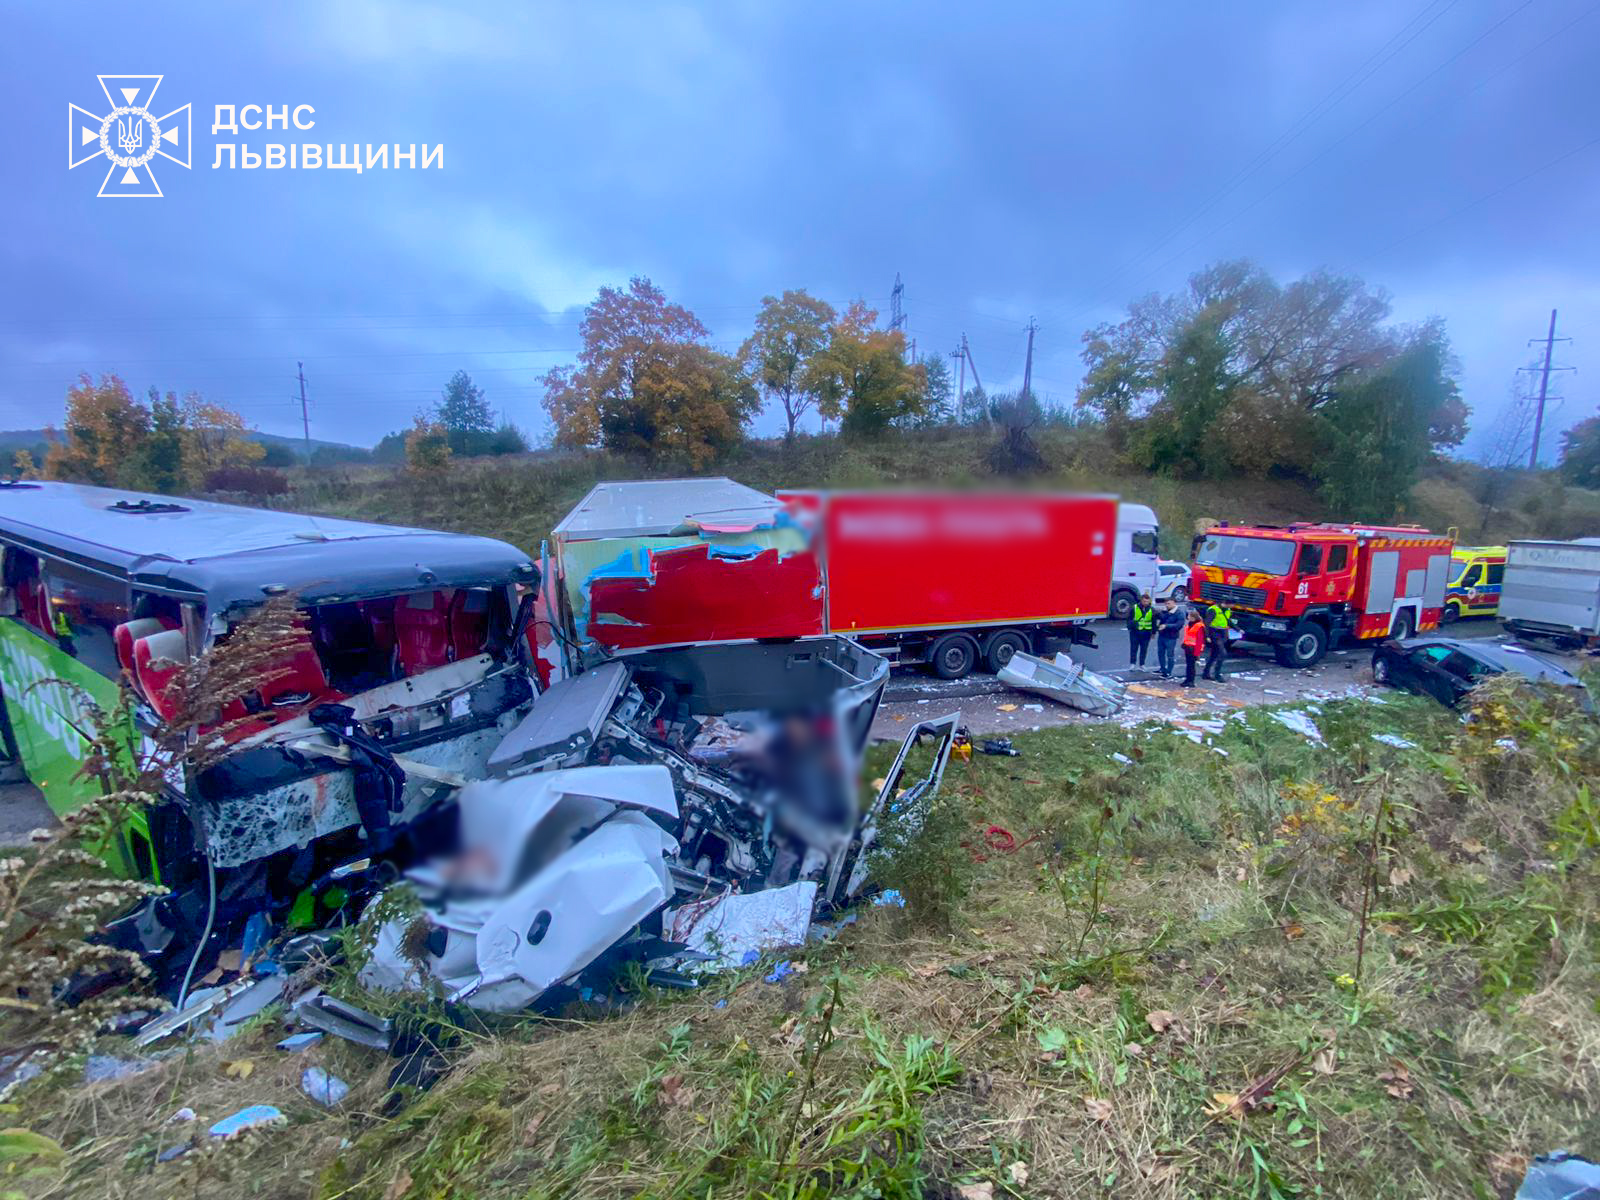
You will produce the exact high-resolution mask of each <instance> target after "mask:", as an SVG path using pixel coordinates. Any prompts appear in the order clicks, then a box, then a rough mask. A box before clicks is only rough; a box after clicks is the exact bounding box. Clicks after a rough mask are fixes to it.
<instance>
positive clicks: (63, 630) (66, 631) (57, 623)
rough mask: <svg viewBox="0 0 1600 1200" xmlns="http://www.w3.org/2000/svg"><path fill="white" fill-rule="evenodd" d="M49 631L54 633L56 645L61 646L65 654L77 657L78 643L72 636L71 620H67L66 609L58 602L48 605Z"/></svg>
mask: <svg viewBox="0 0 1600 1200" xmlns="http://www.w3.org/2000/svg"><path fill="white" fill-rule="evenodd" d="M50 623H51V627H52V628H51V632H52V633H54V634H55V635H56V645H57V646H59V647H61V649H62V651H63V652H64V653H66V654H70V655H72V657H73V658H77V657H78V643H77V642H75V641H73V638H72V622H71V621H69V620H67V613H66V610H65V609H63V608H62V607H61V606H60V605H59V604H52V605H51V606H50Z"/></svg>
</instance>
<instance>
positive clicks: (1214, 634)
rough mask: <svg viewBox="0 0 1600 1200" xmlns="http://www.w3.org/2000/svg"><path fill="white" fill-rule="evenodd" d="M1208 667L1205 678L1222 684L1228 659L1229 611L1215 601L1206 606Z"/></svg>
mask: <svg viewBox="0 0 1600 1200" xmlns="http://www.w3.org/2000/svg"><path fill="white" fill-rule="evenodd" d="M1205 624H1206V648H1207V651H1208V653H1207V654H1206V666H1205V670H1203V671H1201V672H1200V674H1201V676H1202V677H1203V678H1206V679H1212V680H1215V681H1216V682H1217V683H1221V682H1222V663H1223V660H1224V659H1226V658H1227V657H1228V624H1229V621H1228V610H1227V609H1225V608H1223V607H1222V605H1220V604H1218V603H1217V602H1216V601H1215V600H1213V601H1212V602H1211V603H1210V604H1209V605H1207V606H1206V619H1205Z"/></svg>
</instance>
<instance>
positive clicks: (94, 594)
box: [44, 559, 128, 679]
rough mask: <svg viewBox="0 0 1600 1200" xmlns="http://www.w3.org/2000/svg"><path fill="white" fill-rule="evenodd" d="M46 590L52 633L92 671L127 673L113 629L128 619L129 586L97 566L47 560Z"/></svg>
mask: <svg viewBox="0 0 1600 1200" xmlns="http://www.w3.org/2000/svg"><path fill="white" fill-rule="evenodd" d="M44 590H45V596H46V598H47V602H48V607H47V610H46V611H47V613H48V616H49V621H50V627H49V629H48V630H46V631H45V632H46V635H47V636H49V637H51V638H53V639H54V640H55V643H56V645H57V646H59V647H60V648H61V649H62V650H63V651H65V652H66V653H67V654H70V655H72V657H74V658H76V659H77V660H78V661H79V662H81V663H83V665H84V666H86V667H88V668H90V669H91V670H94V671H98V672H99V673H100V674H102V675H104V676H106V677H107V678H108V679H116V678H117V677H118V676H119V675H121V673H122V667H121V664H119V663H118V662H117V648H116V639H115V635H114V632H113V631H114V630H115V629H116V627H117V626H118V625H121V624H122V623H123V622H124V621H126V620H127V619H128V592H127V588H126V587H125V586H124V585H123V584H120V583H118V582H117V581H116V580H114V579H110V578H108V577H107V576H104V575H100V574H97V573H96V572H94V571H86V570H84V569H83V568H81V567H75V566H71V565H69V564H67V563H63V562H56V561H54V560H49V559H47V560H45V563H44Z"/></svg>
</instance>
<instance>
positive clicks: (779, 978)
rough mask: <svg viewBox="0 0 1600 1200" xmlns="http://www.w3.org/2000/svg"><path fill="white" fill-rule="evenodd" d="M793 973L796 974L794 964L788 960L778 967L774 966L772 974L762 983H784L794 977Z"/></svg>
mask: <svg viewBox="0 0 1600 1200" xmlns="http://www.w3.org/2000/svg"><path fill="white" fill-rule="evenodd" d="M793 973H794V963H793V961H791V960H790V959H787V958H786V959H784V960H783V961H782V962H780V963H778V964H777V965H776V966H774V967H773V968H772V973H771V974H769V975H767V976H765V977H764V978H763V979H762V980H761V982H762V983H782V982H783V981H784V980H785V979H787V978H789V976H790V975H792V974H793Z"/></svg>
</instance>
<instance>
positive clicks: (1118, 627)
mask: <svg viewBox="0 0 1600 1200" xmlns="http://www.w3.org/2000/svg"><path fill="white" fill-rule="evenodd" d="M1089 628H1090V629H1092V630H1094V633H1095V640H1096V642H1097V643H1098V644H1097V645H1096V646H1095V647H1094V648H1093V649H1091V648H1089V647H1087V646H1069V645H1067V644H1066V643H1064V642H1063V643H1062V644H1061V646H1060V649H1063V650H1065V651H1066V652H1067V653H1068V654H1070V655H1071V656H1072V658H1073V659H1074V661H1076V662H1081V663H1083V664H1085V665H1086V666H1087V667H1088V668H1089V669H1090V670H1091V671H1098V672H1100V673H1101V674H1105V675H1111V676H1113V677H1115V678H1117V679H1123V680H1128V681H1130V682H1133V681H1139V682H1146V681H1149V680H1150V679H1151V678H1152V677H1154V675H1155V665H1156V648H1155V644H1154V643H1153V642H1152V644H1151V646H1150V653H1149V656H1148V657H1147V658H1146V660H1145V661H1146V664H1147V666H1148V667H1149V670H1145V671H1141V670H1139V669H1138V668H1130V667H1129V665H1128V630H1127V626H1126V625H1124V624H1123V623H1122V622H1121V621H1094V622H1092V623H1091V624H1090V626H1089ZM1439 632H1441V633H1443V634H1445V635H1447V636H1449V637H1456V638H1463V639H1467V638H1473V639H1477V638H1484V639H1488V640H1494V639H1498V638H1503V637H1504V631H1503V630H1502V629H1501V628H1500V623H1499V622H1498V621H1496V620H1494V619H1492V618H1484V617H1477V618H1472V619H1468V620H1464V621H1457V622H1456V623H1455V624H1453V625H1449V626H1446V627H1445V628H1444V629H1442V630H1440V631H1439ZM1051 652H1052V653H1054V650H1053V649H1052V651H1051ZM1371 659H1372V646H1371V644H1367V645H1360V646H1346V647H1342V648H1340V649H1337V650H1330V651H1329V652H1328V653H1327V655H1326V656H1325V657H1324V659H1323V661H1322V663H1320V664H1319V666H1335V665H1344V664H1359V665H1360V666H1365V665H1366V664H1367V663H1368V662H1370V661H1371ZM1228 664H1229V669H1230V670H1234V671H1248V672H1250V673H1252V674H1254V673H1257V672H1260V673H1265V674H1269V675H1270V674H1282V675H1285V676H1291V675H1296V674H1298V673H1299V672H1298V671H1297V669H1296V668H1294V667H1281V666H1279V665H1278V661H1277V659H1275V658H1274V657H1273V656H1272V648H1271V647H1270V646H1262V645H1258V644H1256V643H1247V644H1245V645H1244V646H1242V647H1236V648H1235V650H1234V652H1233V653H1232V654H1231V655H1229V657H1228ZM1178 668H1179V670H1182V668H1183V656H1182V654H1181V653H1180V654H1179V656H1178ZM1009 690H1010V689H1009V688H1007V687H1006V686H1005V685H1004V684H1003V683H1001V682H1000V681H999V680H998V679H996V678H995V677H994V676H993V675H984V674H977V673H974V674H972V675H969V676H967V678H965V679H956V680H944V679H938V678H936V677H935V676H934V675H932V674H930V673H929V672H928V671H927V670H926V669H924V668H921V667H902V668H900V669H898V670H896V671H895V673H894V675H893V676H891V677H890V680H889V686H888V687H887V689H885V691H884V694H883V698H884V701H885V702H886V703H890V702H894V701H904V700H926V699H938V700H961V699H966V698H968V697H974V696H991V695H994V694H996V693H998V692H1005V691H1009Z"/></svg>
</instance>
